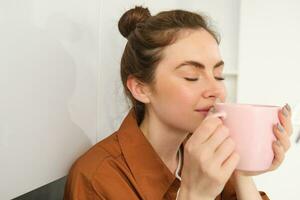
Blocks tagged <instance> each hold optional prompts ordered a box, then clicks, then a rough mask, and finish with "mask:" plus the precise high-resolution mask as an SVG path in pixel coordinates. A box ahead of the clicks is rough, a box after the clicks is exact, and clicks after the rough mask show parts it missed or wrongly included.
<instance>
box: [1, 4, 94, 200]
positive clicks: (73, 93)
mask: <svg viewBox="0 0 300 200" xmlns="http://www.w3.org/2000/svg"><path fill="white" fill-rule="evenodd" d="M99 8H100V5H99V1H97V0H88V1H80V0H72V1H68V0H51V1H48V0H27V1H17V0H6V1H4V0H2V1H0V33H1V34H0V44H1V45H0V91H1V96H0V169H1V170H0V177H1V180H0V199H3V200H6V199H11V198H14V197H16V196H19V195H21V194H23V193H26V192H28V191H31V190H33V189H35V188H37V187H40V186H42V185H45V184H47V183H49V182H52V181H54V180H56V179H58V178H61V177H63V176H65V175H66V174H67V171H68V169H69V167H70V165H71V163H73V161H74V160H75V159H76V158H77V157H78V156H79V155H80V154H81V153H82V152H84V151H85V150H86V149H87V148H88V147H90V146H91V145H92V144H94V143H95V142H96V132H97V130H96V128H97V123H96V120H97V118H96V117H97V113H96V112H97V67H98V66H99V60H98V59H99V54H98V48H99V35H98V32H99Z"/></svg>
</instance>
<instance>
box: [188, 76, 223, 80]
mask: <svg viewBox="0 0 300 200" xmlns="http://www.w3.org/2000/svg"><path fill="white" fill-rule="evenodd" d="M184 79H185V80H187V81H197V80H198V78H187V77H185V78H184ZM215 79H216V80H218V81H224V80H225V78H224V77H215Z"/></svg>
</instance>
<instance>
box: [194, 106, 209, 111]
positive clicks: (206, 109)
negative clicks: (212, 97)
mask: <svg viewBox="0 0 300 200" xmlns="http://www.w3.org/2000/svg"><path fill="white" fill-rule="evenodd" d="M211 107H213V106H208V107H205V108H200V109H196V110H195V111H197V112H208V111H209V110H210V108H211Z"/></svg>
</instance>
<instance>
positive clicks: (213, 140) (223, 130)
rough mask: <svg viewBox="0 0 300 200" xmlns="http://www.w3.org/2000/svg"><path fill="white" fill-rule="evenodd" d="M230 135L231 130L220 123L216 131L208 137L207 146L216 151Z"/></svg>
mask: <svg viewBox="0 0 300 200" xmlns="http://www.w3.org/2000/svg"><path fill="white" fill-rule="evenodd" d="M228 136H229V130H228V128H227V127H226V126H224V125H222V124H221V125H219V126H218V127H217V128H216V130H215V131H214V133H213V134H212V135H211V136H210V137H209V138H208V139H207V141H206V142H207V143H206V144H207V146H209V148H210V149H212V150H213V151H215V150H216V149H217V148H218V146H219V145H220V144H221V143H222V142H223V141H224V140H225V139H226V138H227V137H228Z"/></svg>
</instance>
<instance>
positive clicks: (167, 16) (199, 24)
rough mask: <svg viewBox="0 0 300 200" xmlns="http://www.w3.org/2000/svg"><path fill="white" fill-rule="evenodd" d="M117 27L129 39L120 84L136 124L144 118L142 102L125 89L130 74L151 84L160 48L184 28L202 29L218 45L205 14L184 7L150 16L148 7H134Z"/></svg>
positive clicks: (171, 41) (123, 59)
mask: <svg viewBox="0 0 300 200" xmlns="http://www.w3.org/2000/svg"><path fill="white" fill-rule="evenodd" d="M118 27H119V31H120V32H121V34H122V35H123V36H124V37H125V38H127V39H128V41H127V44H126V47H125V49H124V53H123V56H122V59H121V78H122V83H123V87H124V89H125V93H126V95H127V96H128V97H129V98H130V101H131V103H132V105H133V107H134V111H135V115H136V118H137V122H138V124H140V122H141V121H142V120H143V118H144V114H145V105H144V103H142V102H140V101H138V100H136V99H135V98H134V97H133V96H132V94H131V92H130V91H129V89H128V88H127V86H126V85H127V84H126V82H127V79H128V77H129V76H134V77H135V78H137V79H138V80H139V81H141V82H143V83H147V84H153V82H154V78H155V77H154V74H155V69H156V66H157V64H158V62H159V61H160V60H161V58H162V50H163V48H164V47H165V46H168V45H170V44H172V43H173V42H175V41H176V37H177V36H178V32H179V31H181V30H183V29H185V30H187V29H199V28H202V29H205V30H206V31H208V32H209V33H210V34H211V35H212V36H213V37H214V38H215V39H216V41H217V43H218V44H219V37H218V35H217V33H216V32H214V31H213V30H212V29H211V28H209V27H208V22H207V19H206V17H205V16H203V15H200V14H197V13H193V12H189V11H184V10H170V11H164V12H160V13H158V14H157V15H154V16H151V14H150V12H149V10H148V8H143V7H140V6H136V7H135V8H132V9H130V10H128V11H126V12H125V13H124V14H123V15H122V17H121V18H120V20H119V23H118Z"/></svg>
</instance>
